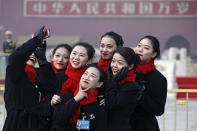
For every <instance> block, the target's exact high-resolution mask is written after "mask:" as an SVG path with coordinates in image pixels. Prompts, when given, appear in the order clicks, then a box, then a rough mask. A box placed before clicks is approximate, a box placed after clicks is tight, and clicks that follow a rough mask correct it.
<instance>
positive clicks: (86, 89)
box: [81, 87, 90, 92]
mask: <svg viewBox="0 0 197 131" xmlns="http://www.w3.org/2000/svg"><path fill="white" fill-rule="evenodd" d="M89 89H90V87H88V88H85V89H81V90H82V91H83V92H86V91H88V90H89Z"/></svg>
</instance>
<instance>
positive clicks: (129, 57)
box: [114, 47, 140, 70]
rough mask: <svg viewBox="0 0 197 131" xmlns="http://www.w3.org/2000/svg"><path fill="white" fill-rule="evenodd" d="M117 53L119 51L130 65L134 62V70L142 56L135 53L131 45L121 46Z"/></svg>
mask: <svg viewBox="0 0 197 131" xmlns="http://www.w3.org/2000/svg"><path fill="white" fill-rule="evenodd" d="M115 53H119V54H120V55H121V56H122V57H124V59H125V60H126V62H127V64H128V65H131V64H134V70H135V69H136V68H137V65H138V64H139V63H140V57H139V56H138V55H137V54H135V51H134V50H133V49H131V48H129V47H120V48H118V49H117V50H116V51H115V52H114V54H115Z"/></svg>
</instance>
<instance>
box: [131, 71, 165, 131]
mask: <svg viewBox="0 0 197 131" xmlns="http://www.w3.org/2000/svg"><path fill="white" fill-rule="evenodd" d="M144 81H145V88H146V89H145V92H144V93H143V95H142V98H141V100H140V101H139V103H138V104H137V107H136V109H135V112H134V113H133V115H132V117H131V125H132V129H133V131H159V126H158V123H157V119H156V117H155V116H160V115H162V114H163V113H164V109H165V103H166V96H167V80H166V78H165V77H164V76H163V75H162V74H161V73H160V72H159V71H158V70H156V69H155V70H153V71H151V72H149V73H148V74H146V75H145V76H144Z"/></svg>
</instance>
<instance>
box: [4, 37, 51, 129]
mask: <svg viewBox="0 0 197 131" xmlns="http://www.w3.org/2000/svg"><path fill="white" fill-rule="evenodd" d="M39 44H40V42H39V40H38V39H37V38H33V39H30V40H29V41H27V42H26V43H24V44H23V45H22V46H20V47H19V48H17V49H16V51H15V52H14V53H13V54H11V55H10V57H9V64H8V66H7V68H6V79H5V93H4V100H5V107H6V111H7V117H6V121H5V124H4V127H3V131H30V130H31V131H32V130H33V129H35V130H36V131H43V130H45V129H44V128H45V126H46V124H47V122H46V120H45V118H47V116H48V114H50V112H51V109H50V104H49V103H48V102H47V101H46V102H42V101H41V99H42V95H44V94H45V96H43V97H48V95H49V97H50V96H52V95H53V93H54V89H53V88H50V86H48V85H49V84H50V83H49V84H48V85H46V86H43V85H35V86H34V85H33V84H32V83H31V82H30V81H29V79H28V77H27V75H26V72H25V67H26V62H27V60H28V59H29V56H30V55H31V54H32V52H33V51H34V50H35V48H36V47H37V46H38V45H39ZM48 65H49V64H48ZM48 65H46V67H45V66H43V67H41V68H40V70H41V71H40V73H41V74H42V71H43V72H46V71H44V70H47V69H48V67H49V66H48ZM46 73H49V72H46ZM49 74H50V73H49ZM37 76H40V75H37ZM45 76H47V75H45ZM46 79H47V78H46ZM39 80H40V79H38V78H36V84H38V83H42V82H40V81H39ZM46 83H47V82H46ZM43 84H45V82H43Z"/></svg>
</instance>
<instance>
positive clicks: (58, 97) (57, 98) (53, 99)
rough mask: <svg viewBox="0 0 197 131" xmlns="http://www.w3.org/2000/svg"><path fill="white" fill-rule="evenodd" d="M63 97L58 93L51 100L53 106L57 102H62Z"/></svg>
mask: <svg viewBox="0 0 197 131" xmlns="http://www.w3.org/2000/svg"><path fill="white" fill-rule="evenodd" d="M61 100H62V99H61V98H60V96H58V95H54V96H53V98H52V100H51V106H54V105H55V104H58V103H60V102H61Z"/></svg>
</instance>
